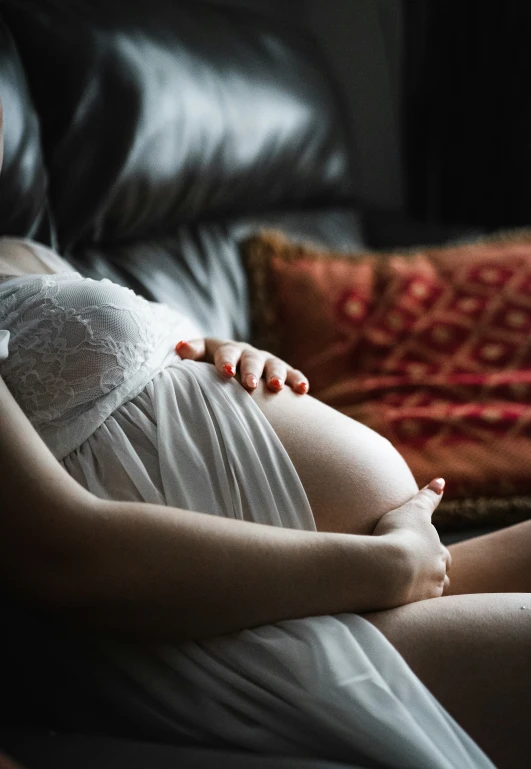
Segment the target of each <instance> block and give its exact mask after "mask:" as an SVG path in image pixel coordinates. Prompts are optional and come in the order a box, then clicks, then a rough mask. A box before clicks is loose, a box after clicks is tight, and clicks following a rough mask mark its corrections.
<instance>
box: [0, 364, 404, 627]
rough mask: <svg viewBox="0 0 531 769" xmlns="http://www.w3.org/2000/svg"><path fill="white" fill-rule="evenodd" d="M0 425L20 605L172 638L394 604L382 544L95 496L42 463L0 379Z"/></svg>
mask: <svg viewBox="0 0 531 769" xmlns="http://www.w3.org/2000/svg"><path fill="white" fill-rule="evenodd" d="M0 425H1V432H0V510H1V515H0V589H1V590H5V591H7V592H8V593H10V594H12V595H15V596H19V597H20V598H21V599H23V600H25V601H27V602H29V603H33V604H35V605H38V606H41V607H46V608H49V609H54V610H55V611H57V612H58V613H59V614H61V615H64V616H67V617H71V618H72V619H75V620H76V621H78V622H80V623H82V624H83V623H85V624H90V625H94V626H100V627H103V628H105V629H107V630H110V631H117V632H125V633H127V634H137V635H143V636H145V637H153V638H155V637H157V638H160V639H164V640H167V641H171V640H174V641H178V640H181V639H186V638H196V637H201V636H208V635H213V634H219V633H226V632H230V631H234V630H238V629H241V628H244V627H251V626H253V625H259V624H264V623H269V622H274V621H278V620H282V619H289V618H296V617H302V616H307V615H312V614H330V613H337V612H342V611H366V610H370V609H379V608H382V609H383V608H389V607H390V606H392V605H396V604H397V603H398V602H399V601H397V599H396V598H395V597H394V596H396V595H397V594H399V588H400V584H399V582H400V580H397V578H396V575H394V574H393V573H392V572H393V568H394V567H393V564H395V563H400V558H398V559H396V557H395V556H396V553H393V552H391V551H389V550H388V547H389V546H388V544H387V543H386V540H385V538H384V537H361V536H351V535H346V534H324V533H323V534H321V533H316V532H302V531H295V530H290V529H276V528H273V527H271V526H263V525H259V524H254V523H247V522H242V521H234V520H229V519H225V518H217V517H215V516H210V515H205V514H200V513H192V512H189V511H184V510H176V509H173V508H168V507H163V506H158V505H147V504H139V503H125V502H111V501H105V500H100V499H97V498H96V497H94V496H93V495H92V494H89V493H88V492H87V491H86V490H85V489H83V488H82V487H81V486H80V485H79V484H78V483H77V482H76V481H75V480H74V479H73V478H71V477H70V476H69V475H68V474H67V473H66V471H65V470H64V468H63V467H61V465H60V464H59V462H57V460H56V459H55V458H54V457H53V456H52V454H51V453H50V451H49V450H48V449H47V447H46V446H45V445H44V443H43V441H42V440H41V439H40V437H39V436H38V435H37V433H36V432H35V430H34V429H33V427H32V426H31V424H30V423H29V422H28V420H27V418H26V417H25V416H24V414H23V413H22V411H21V410H20V408H19V407H18V405H17V404H16V403H15V401H14V399H13V398H12V396H11V394H10V393H9V391H8V390H7V388H6V386H5V384H4V382H3V381H2V379H1V378H0ZM398 572H399V573H400V569H398Z"/></svg>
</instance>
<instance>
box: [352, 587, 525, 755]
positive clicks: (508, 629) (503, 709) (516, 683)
mask: <svg viewBox="0 0 531 769" xmlns="http://www.w3.org/2000/svg"><path fill="white" fill-rule="evenodd" d="M522 607H525V608H522ZM365 618H366V619H367V620H369V621H370V622H372V623H373V624H374V625H375V626H376V627H377V628H378V629H379V630H380V631H381V632H382V633H383V634H384V635H385V636H386V637H387V638H388V639H389V641H390V642H391V643H392V644H393V646H395V647H396V648H397V649H398V651H399V652H400V654H401V655H402V656H403V657H404V659H405V660H406V662H407V663H408V664H409V666H410V667H411V668H412V669H413V671H414V672H415V673H416V674H417V675H418V677H419V678H420V679H421V681H423V682H424V684H425V685H426V686H427V687H428V689H430V691H431V692H432V694H434V695H435V697H436V698H437V699H438V700H439V702H440V703H441V704H442V705H443V706H444V707H445V708H446V710H447V711H448V712H449V713H450V714H451V715H452V716H453V717H454V718H455V720H456V721H457V722H458V723H459V724H460V725H461V726H462V727H463V728H464V729H465V731H466V732H468V734H470V736H471V737H472V738H473V739H474V740H475V741H476V742H477V743H478V745H480V747H481V748H482V749H483V750H484V751H485V752H486V753H487V755H488V756H489V757H490V758H491V760H492V761H493V762H494V763H495V764H496V766H497V767H498V769H523V768H524V767H527V766H529V752H530V749H531V738H530V735H529V714H530V713H531V594H528V593H499V594H495V595H493V594H483V595H466V596H465V595H463V596H449V597H446V598H435V599H432V600H430V601H420V602H419V603H414V604H409V605H408V606H402V607H401V608H399V609H393V610H390V611H384V612H375V613H372V614H367V615H365Z"/></svg>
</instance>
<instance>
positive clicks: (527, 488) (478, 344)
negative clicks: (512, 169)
mask: <svg viewBox="0 0 531 769" xmlns="http://www.w3.org/2000/svg"><path fill="white" fill-rule="evenodd" d="M244 253H245V257H246V262H247V265H248V270H249V274H250V281H251V287H252V292H253V314H254V324H255V331H256V340H257V342H258V343H259V344H260V345H261V346H263V347H266V348H269V349H271V350H272V351H274V352H275V353H277V354H278V355H280V356H281V357H283V358H285V359H287V360H288V361H289V362H290V363H292V364H293V365H295V366H297V367H298V368H300V369H302V370H303V371H304V372H305V373H306V374H307V375H308V376H309V379H310V383H311V389H312V394H313V395H314V396H315V397H317V398H319V399H320V400H322V401H324V402H325V403H327V404H329V405H330V406H333V407H334V408H337V409H339V410H340V411H342V412H343V413H345V414H347V415H349V416H351V417H353V418H355V419H357V420H359V421H360V422H363V423H364V424H366V425H368V426H370V427H372V428H373V429H375V430H377V431H378V432H379V433H381V434H382V435H384V436H385V437H386V438H388V439H389V440H390V441H391V442H392V443H393V444H394V445H395V446H396V448H397V449H398V451H399V452H400V453H401V454H402V455H403V456H404V457H405V459H406V460H407V462H408V464H409V466H410V467H411V469H412V471H413V474H414V475H415V478H416V480H417V482H418V483H419V485H424V484H425V483H427V482H428V481H429V480H430V479H431V478H433V477H436V476H444V477H445V478H446V480H447V487H446V489H447V490H446V493H445V498H444V501H443V503H442V504H441V505H440V507H439V509H438V511H437V513H436V517H435V518H434V521H435V522H437V523H438V525H439V526H440V527H451V526H457V525H471V524H477V525H484V524H487V523H512V522H514V521H517V520H522V519H524V518H528V517H531V230H530V231H520V232H519V233H514V234H506V235H503V236H502V235H500V236H499V237H497V238H496V239H494V238H493V239H488V240H484V241H481V242H478V243H474V244H467V245H457V246H451V247H445V248H429V249H421V250H417V251H414V252H408V253H390V254H374V253H372V254H367V253H361V254H351V255H346V254H338V253H330V252H328V251H325V250H323V249H320V248H318V247H314V246H309V245H304V244H296V243H292V242H290V241H289V240H288V239H287V238H285V237H284V236H283V235H282V234H281V233H276V232H269V233H267V232H266V233H263V234H261V235H259V236H256V237H253V238H251V239H250V240H248V241H247V242H246V243H245V244H244Z"/></svg>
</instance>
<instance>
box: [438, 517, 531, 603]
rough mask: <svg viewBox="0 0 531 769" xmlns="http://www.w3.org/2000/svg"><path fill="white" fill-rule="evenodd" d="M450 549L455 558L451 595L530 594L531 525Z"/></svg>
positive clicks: (523, 525)
mask: <svg viewBox="0 0 531 769" xmlns="http://www.w3.org/2000/svg"><path fill="white" fill-rule="evenodd" d="M448 549H449V550H450V552H451V554H452V569H451V572H450V589H449V591H448V594H449V595H458V594H461V593H500V592H531V521H524V522H523V523H517V524H515V525H514V526H509V527H507V528H505V529H501V530H500V531H494V532H492V533H491V534H484V535H483V536H481V537H472V539H467V540H465V541H463V542H458V543H456V544H455V545H450V546H449V548H448Z"/></svg>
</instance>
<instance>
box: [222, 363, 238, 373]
mask: <svg viewBox="0 0 531 769" xmlns="http://www.w3.org/2000/svg"><path fill="white" fill-rule="evenodd" d="M223 371H224V372H225V373H226V374H227V376H234V374H235V373H236V369H235V368H234V366H233V365H232V363H225V365H224V366H223Z"/></svg>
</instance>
